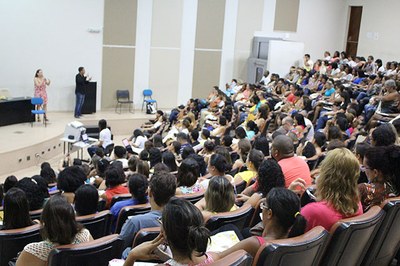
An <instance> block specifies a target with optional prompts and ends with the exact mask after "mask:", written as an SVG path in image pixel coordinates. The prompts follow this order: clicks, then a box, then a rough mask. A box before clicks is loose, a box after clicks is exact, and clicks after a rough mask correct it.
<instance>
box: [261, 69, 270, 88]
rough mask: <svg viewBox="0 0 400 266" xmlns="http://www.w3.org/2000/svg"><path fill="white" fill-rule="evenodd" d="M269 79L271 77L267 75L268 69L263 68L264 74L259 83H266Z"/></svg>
mask: <svg viewBox="0 0 400 266" xmlns="http://www.w3.org/2000/svg"><path fill="white" fill-rule="evenodd" d="M270 81H271V78H270V77H269V71H268V70H265V71H264V75H263V77H262V78H261V80H260V83H263V84H264V85H267V84H268V83H269V82H270Z"/></svg>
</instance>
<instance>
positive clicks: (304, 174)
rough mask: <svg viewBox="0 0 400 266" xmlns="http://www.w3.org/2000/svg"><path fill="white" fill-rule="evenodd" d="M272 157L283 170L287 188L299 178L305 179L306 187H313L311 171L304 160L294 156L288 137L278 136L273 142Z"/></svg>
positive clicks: (291, 142)
mask: <svg viewBox="0 0 400 266" xmlns="http://www.w3.org/2000/svg"><path fill="white" fill-rule="evenodd" d="M271 155H272V157H273V158H274V159H275V160H277V161H278V164H279V165H280V167H281V168H282V172H283V175H284V177H285V187H286V188H288V187H289V186H290V184H291V183H292V182H293V181H295V180H296V179H298V178H301V179H303V180H304V181H305V184H306V186H310V185H311V175H310V169H309V168H308V165H307V163H306V162H305V161H304V160H303V159H302V158H300V157H297V156H294V146H293V141H292V139H291V138H289V137H288V136H286V135H279V136H276V137H275V138H274V140H273V142H272V147H271Z"/></svg>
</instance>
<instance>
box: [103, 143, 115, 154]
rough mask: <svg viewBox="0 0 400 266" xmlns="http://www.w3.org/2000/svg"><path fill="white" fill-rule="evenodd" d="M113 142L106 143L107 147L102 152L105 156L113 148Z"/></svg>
mask: <svg viewBox="0 0 400 266" xmlns="http://www.w3.org/2000/svg"><path fill="white" fill-rule="evenodd" d="M114 145H115V144H114V143H111V144H108V145H107V147H106V148H105V149H104V154H105V155H106V156H110V155H111V153H112V151H113V150H114Z"/></svg>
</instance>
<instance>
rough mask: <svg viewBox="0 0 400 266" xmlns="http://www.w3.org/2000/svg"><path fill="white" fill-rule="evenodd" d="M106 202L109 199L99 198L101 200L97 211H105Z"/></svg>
mask: <svg viewBox="0 0 400 266" xmlns="http://www.w3.org/2000/svg"><path fill="white" fill-rule="evenodd" d="M106 204H107V201H106V200H105V199H99V202H98V203H97V211H98V212H101V211H104V210H105V209H106Z"/></svg>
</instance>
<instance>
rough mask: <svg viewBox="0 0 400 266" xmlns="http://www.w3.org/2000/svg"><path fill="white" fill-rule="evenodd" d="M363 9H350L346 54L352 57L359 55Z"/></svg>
mask: <svg viewBox="0 0 400 266" xmlns="http://www.w3.org/2000/svg"><path fill="white" fill-rule="evenodd" d="M362 9H363V8H362V6H351V7H350V20H349V28H348V31H347V43H346V53H347V55H351V56H353V57H354V56H356V55H357V48H358V37H359V35H360V25H361V16H362Z"/></svg>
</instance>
